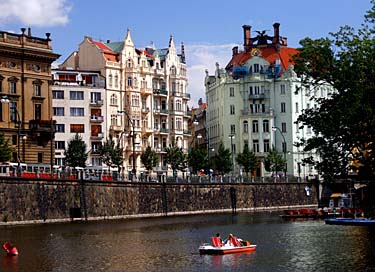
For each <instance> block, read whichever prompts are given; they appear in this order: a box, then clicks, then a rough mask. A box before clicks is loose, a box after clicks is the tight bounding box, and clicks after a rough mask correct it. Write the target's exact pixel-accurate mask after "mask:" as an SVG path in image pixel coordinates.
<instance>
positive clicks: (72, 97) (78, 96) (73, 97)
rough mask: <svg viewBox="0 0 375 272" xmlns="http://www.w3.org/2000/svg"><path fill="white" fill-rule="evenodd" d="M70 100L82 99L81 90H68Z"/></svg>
mask: <svg viewBox="0 0 375 272" xmlns="http://www.w3.org/2000/svg"><path fill="white" fill-rule="evenodd" d="M69 94H70V100H83V99H84V96H83V91H70V92H69Z"/></svg>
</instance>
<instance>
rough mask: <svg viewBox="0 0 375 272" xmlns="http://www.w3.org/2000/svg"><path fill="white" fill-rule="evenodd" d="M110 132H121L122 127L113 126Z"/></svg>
mask: <svg viewBox="0 0 375 272" xmlns="http://www.w3.org/2000/svg"><path fill="white" fill-rule="evenodd" d="M109 130H111V131H117V132H120V131H122V127H121V126H114V125H111V126H110V127H109Z"/></svg>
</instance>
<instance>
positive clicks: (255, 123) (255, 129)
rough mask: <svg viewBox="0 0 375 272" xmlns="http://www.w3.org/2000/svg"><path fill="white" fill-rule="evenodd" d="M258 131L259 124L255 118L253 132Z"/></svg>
mask: <svg viewBox="0 0 375 272" xmlns="http://www.w3.org/2000/svg"><path fill="white" fill-rule="evenodd" d="M258 132H259V124H258V121H257V120H254V121H253V133H258Z"/></svg>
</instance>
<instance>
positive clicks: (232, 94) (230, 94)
mask: <svg viewBox="0 0 375 272" xmlns="http://www.w3.org/2000/svg"><path fill="white" fill-rule="evenodd" d="M229 96H230V97H234V88H233V87H230V88H229Z"/></svg>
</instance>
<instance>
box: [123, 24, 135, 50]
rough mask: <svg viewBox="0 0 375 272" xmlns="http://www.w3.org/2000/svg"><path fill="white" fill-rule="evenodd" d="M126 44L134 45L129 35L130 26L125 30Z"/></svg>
mask: <svg viewBox="0 0 375 272" xmlns="http://www.w3.org/2000/svg"><path fill="white" fill-rule="evenodd" d="M124 43H125V44H126V45H130V46H134V43H133V40H132V37H131V36H130V28H128V30H127V32H126V37H125V42H124Z"/></svg>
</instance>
